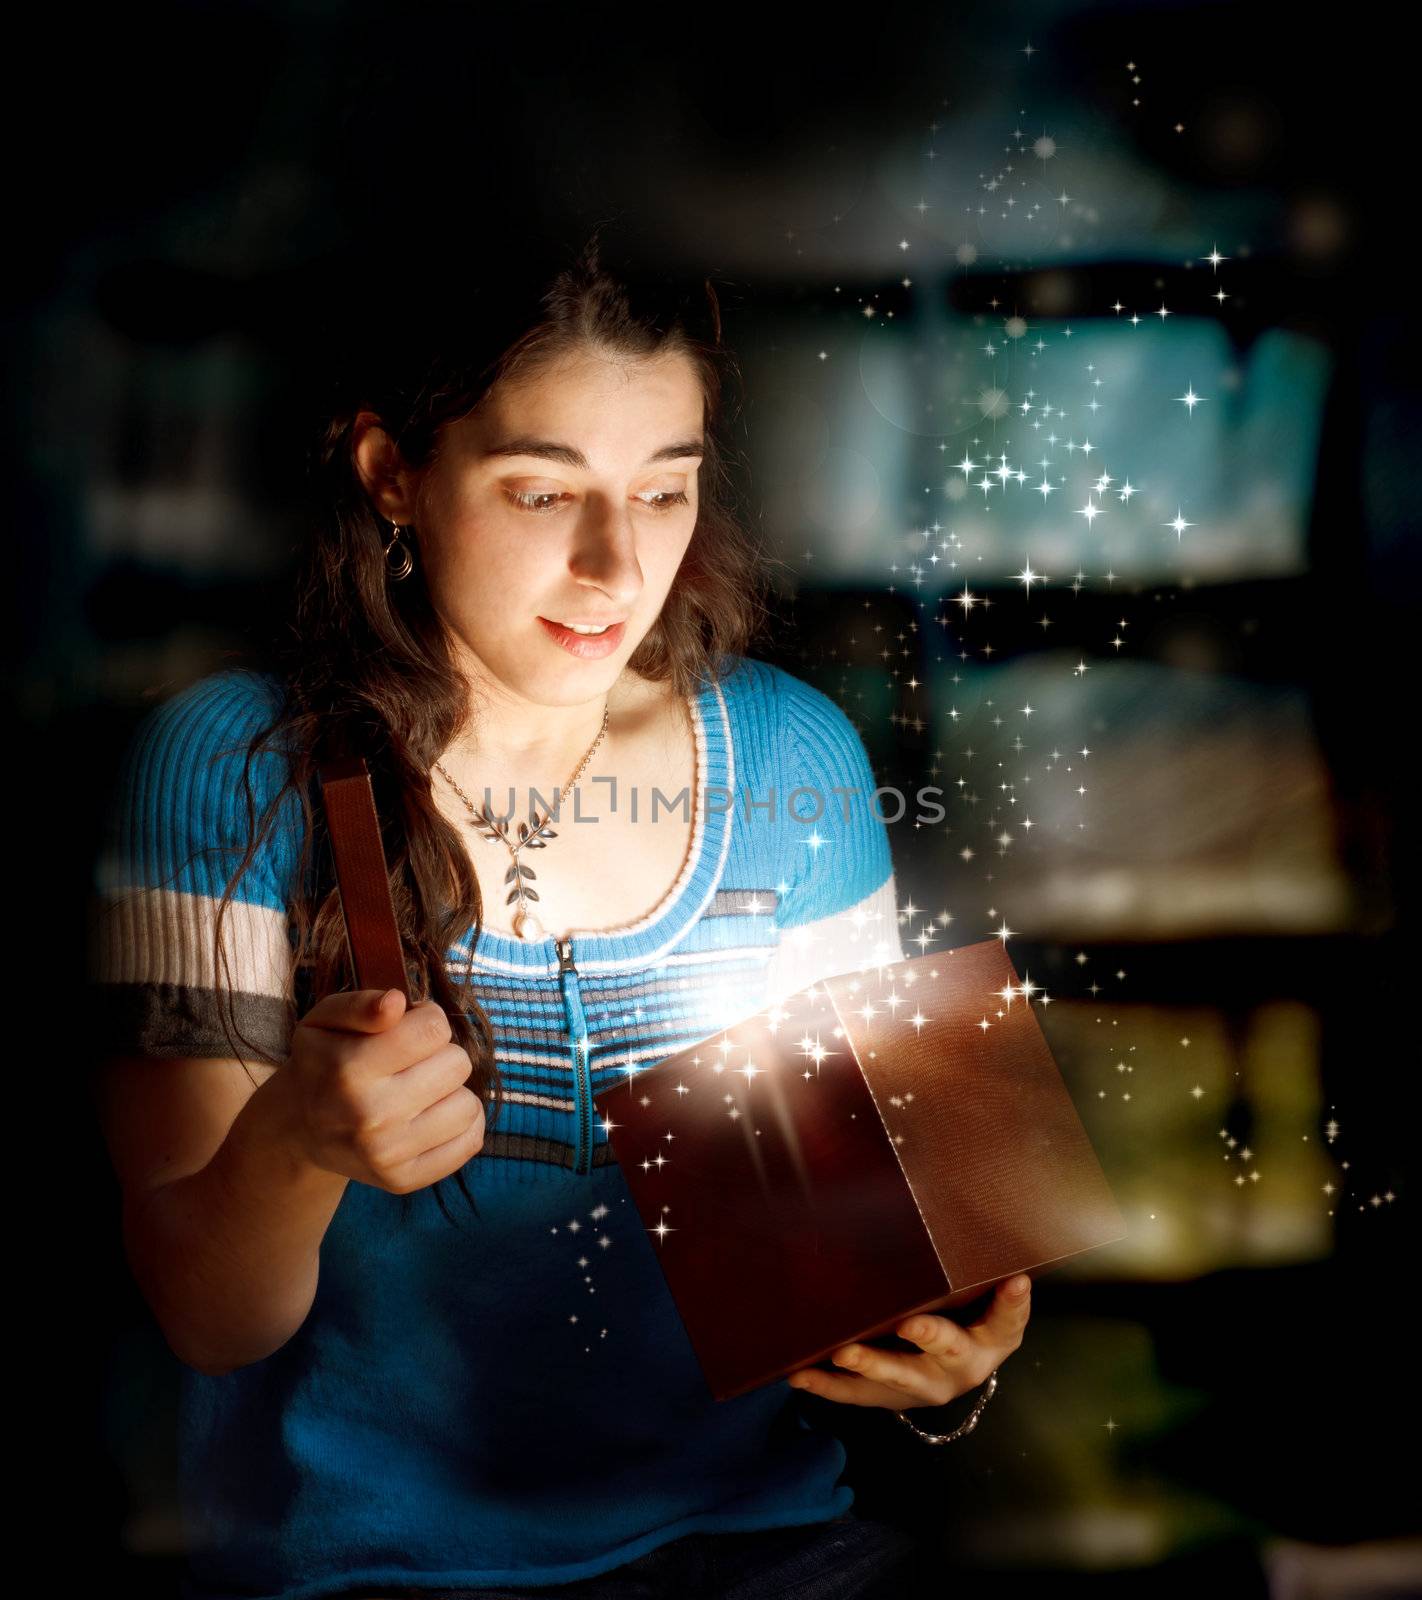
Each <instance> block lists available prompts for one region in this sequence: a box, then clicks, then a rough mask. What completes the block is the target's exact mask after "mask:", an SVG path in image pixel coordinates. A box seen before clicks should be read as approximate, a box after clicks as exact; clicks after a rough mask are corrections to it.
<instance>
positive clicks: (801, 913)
mask: <svg viewBox="0 0 1422 1600" xmlns="http://www.w3.org/2000/svg"><path fill="white" fill-rule="evenodd" d="M780 685H781V706H780V714H781V725H782V729H783V733H784V738H783V740H782V748H783V749H784V752H785V761H786V769H787V770H786V780H787V781H786V786H785V815H786V817H787V826H788V838H789V844H788V849H789V851H790V853H791V854H790V860H789V861H788V863H787V864H786V867H785V869H784V876H783V879H782V882H781V884H780V886H779V888H778V890H777V900H776V910H775V921H776V924H777V926H778V927H779V929H780V939H779V945H778V948H777V950H776V953H775V955H774V957H773V958H772V961H771V969H770V982H769V988H768V991H767V993H768V995H769V997H770V999H771V1000H778V999H783V998H784V997H785V996H787V995H791V994H794V993H795V992H796V991H797V990H799V989H803V988H808V987H809V986H810V985H811V984H812V983H816V982H818V981H820V980H821V979H823V978H828V977H833V976H834V975H835V974H837V973H841V972H852V971H853V972H857V971H862V970H864V969H865V968H866V967H872V966H878V965H880V964H883V963H887V962H893V961H901V960H903V950H902V947H901V946H900V944H899V919H898V906H897V900H896V895H895V887H894V868H893V854H892V850H891V848H890V844H889V831H888V827H887V825H886V824H885V822H884V820H883V818H882V817H881V816H880V815H879V811H878V808H877V806H876V805H875V802H874V791H875V789H876V787H877V780H876V779H875V776H874V771H873V768H872V766H871V764H870V761H869V754H868V752H867V751H866V750H865V748H864V741H863V740H862V739H861V738H860V737H859V734H858V732H857V731H856V730H855V727H854V725H853V723H852V722H850V720H849V718H848V716H847V715H846V714H845V713H844V711H843V710H841V708H840V707H839V706H837V705H836V704H835V703H834V701H833V700H831V699H830V698H829V696H828V695H825V694H822V693H821V692H820V691H819V690H818V689H815V688H814V687H813V686H812V685H810V684H807V683H804V682H802V681H801V680H799V679H797V678H794V677H792V676H791V675H790V674H788V673H782V674H780ZM797 791H798V792H797ZM891 809H892V808H891Z"/></svg>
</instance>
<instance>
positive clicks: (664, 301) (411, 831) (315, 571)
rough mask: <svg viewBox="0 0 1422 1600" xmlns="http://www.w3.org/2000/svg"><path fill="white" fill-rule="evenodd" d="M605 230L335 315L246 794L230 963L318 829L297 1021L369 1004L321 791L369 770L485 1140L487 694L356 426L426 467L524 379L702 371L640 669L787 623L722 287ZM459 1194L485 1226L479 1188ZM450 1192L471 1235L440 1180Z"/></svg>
mask: <svg viewBox="0 0 1422 1600" xmlns="http://www.w3.org/2000/svg"><path fill="white" fill-rule="evenodd" d="M601 232H602V229H601V227H599V228H598V229H596V230H594V231H593V233H592V234H591V236H590V237H589V238H588V239H587V241H586V243H584V244H583V245H582V246H581V248H579V249H578V250H576V251H568V250H563V249H560V248H559V247H557V246H556V245H553V244H548V243H543V244H540V245H538V246H535V247H532V248H530V247H529V246H527V245H524V246H521V247H520V248H519V249H518V251H517V252H515V253H514V254H512V255H505V256H502V257H501V258H500V260H499V262H498V263H496V264H495V265H494V266H493V267H492V268H490V269H488V270H485V269H484V268H482V267H476V268H473V269H470V270H468V272H467V275H466V274H464V273H463V272H462V271H459V270H452V271H448V272H446V273H444V274H441V278H440V281H439V282H438V283H432V282H431V281H430V279H429V277H428V276H422V277H421V278H420V279H419V281H418V282H406V283H404V284H401V285H400V286H399V287H398V288H395V289H392V288H391V287H390V286H389V284H388V282H386V281H384V280H376V281H374V282H372V281H370V280H366V279H362V280H361V281H360V282H359V283H358V284H355V285H354V286H353V289H352V293H353V294H355V293H359V294H361V295H364V296H366V297H367V298H366V301H365V306H366V309H365V311H362V310H361V309H360V302H356V301H353V302H352V305H353V310H352V312H351V314H350V315H349V316H348V317H346V318H344V319H335V318H333V320H332V323H331V325H330V327H329V329H328V342H329V345H330V348H331V352H332V355H333V358H334V359H337V360H338V361H339V370H338V371H336V372H334V373H332V374H330V375H329V376H328V378H327V380H326V381H328V382H330V383H331V384H332V385H333V386H334V392H333V393H328V396H327V399H326V401H325V402H324V403H322V405H321V407H320V412H319V417H318V418H316V419H315V427H314V446H313V448H312V450H311V453H310V456H309V460H308V475H307V476H308V485H309V488H310V491H311V497H312V506H311V511H310V515H309V518H308V519H307V521H308V523H309V530H303V542H302V546H301V548H300V550H299V552H298V573H297V578H296V582H295V584H294V586H293V589H292V593H291V597H290V607H289V610H288V611H287V612H286V613H285V615H284V616H283V617H280V618H279V619H278V621H277V623H276V625H275V627H274V628H273V629H272V631H271V632H270V634H269V635H268V637H267V639H266V642H265V644H264V645H263V646H260V647H259V648H260V649H261V650H262V651H263V653H264V656H265V661H264V665H265V666H266V668H267V670H271V671H275V673H276V675H277V677H278V678H279V679H280V681H281V684H282V687H283V690H284V696H285V698H284V703H283V705H282V706H281V709H280V711H279V713H278V715H277V718H276V720H275V722H273V723H272V724H271V725H270V726H269V727H267V728H264V729H263V730H261V731H260V732H258V733H257V734H256V735H254V736H253V738H252V739H251V740H250V742H249V744H248V748H247V754H246V762H245V765H244V767H243V773H242V780H243V784H244V787H245V799H246V814H247V822H248V829H247V832H248V836H249V841H250V842H249V843H248V844H247V847H246V851H245V854H244V856H243V859H242V860H241V862H240V863H239V864H238V866H237V867H236V869H235V871H234V873H233V875H232V877H231V879H230V880H229V882H228V884H227V886H226V889H225V891H224V893H223V897H222V901H221V904H220V906H219V910H218V919H217V933H216V943H217V946H218V952H219V963H220V961H221V956H222V934H221V925H222V917H223V915H224V913H225V911H226V908H227V906H228V904H229V902H230V899H231V895H232V891H233V888H234V886H235V884H236V883H237V881H238V879H240V877H241V876H242V874H243V873H244V872H245V871H246V870H247V868H248V866H249V865H250V863H251V861H252V859H253V857H254V855H255V853H256V851H257V850H258V849H259V848H260V847H261V844H262V842H263V840H264V839H265V838H266V837H267V835H268V833H269V831H270V829H271V828H272V827H273V826H274V823H275V819H276V817H277V816H278V815H279V814H283V813H282V808H283V803H284V801H285V797H286V796H287V794H288V792H289V791H290V790H291V789H293V788H294V789H295V790H296V792H297V793H298V794H299V795H300V797H301V814H302V816H303V818H304V823H305V839H304V842H303V845H302V850H301V858H300V859H301V867H300V872H299V883H300V885H301V891H300V894H299V897H298V900H297V902H296V903H295V904H294V905H292V906H291V907H290V929H289V931H290V932H291V934H292V939H293V945H294V959H295V962H296V969H295V970H296V1004H297V1014H298V1016H300V1015H303V1014H304V1013H305V1011H306V1010H307V1009H309V1007H310V1006H311V1005H314V1004H315V1002H316V1001H317V1000H319V999H320V998H322V997H323V996H324V995H326V994H328V993H331V992H333V991H335V990H339V989H343V988H348V987H353V986H354V977H353V969H352V967H351V964H350V959H349V952H348V949H347V944H346V934H345V925H344V921H343V919H342V915H341V908H340V900H339V896H338V894H337V892H336V889H335V880H334V873H333V870H332V868H331V865H330V843H329V838H328V836H327V835H326V833H325V818H324V814H323V812H322V809H321V807H320V804H319V785H318V784H317V782H316V773H317V770H318V768H319V766H320V764H321V762H322V761H323V760H324V759H326V757H327V756H329V755H333V754H339V753H344V752H356V753H359V754H361V755H363V756H364V757H365V758H366V762H367V764H368V766H369V768H370V773H371V781H372V786H373V789H374V793H375V801H376V810H377V812H378V814H379V817H380V824H381V831H382V837H383V842H384V846H385V856H386V862H387V864H388V867H389V876H390V889H391V895H392V899H393V901H394V905H395V912H396V918H397V921H398V925H399V929H400V937H401V941H402V944H403V947H404V953H405V958H406V966H407V975H408V978H409V984H410V987H409V994H410V1002H411V1004H415V1003H417V1002H418V1001H421V1000H426V999H433V1000H436V1001H437V1002H438V1003H439V1004H440V1005H441V1006H442V1007H443V1008H444V1010H445V1013H446V1015H447V1016H448V1017H449V1019H450V1023H451V1026H452V1029H453V1038H454V1041H455V1042H456V1043H458V1044H460V1045H462V1046H463V1047H464V1048H465V1049H466V1050H467V1051H468V1053H469V1057H470V1060H471V1062H472V1071H471V1073H470V1076H469V1079H468V1080H467V1082H468V1087H469V1088H470V1089H471V1090H473V1091H474V1092H475V1093H476V1094H477V1095H478V1096H479V1098H480V1100H481V1101H482V1102H483V1103H484V1106H485V1114H486V1137H487V1136H488V1133H489V1132H491V1131H492V1130H493V1128H494V1126H495V1124H496V1123H497V1121H498V1117H499V1112H500V1110H501V1108H502V1105H503V1098H502V1085H501V1082H500V1077H499V1072H498V1068H497V1065H496V1062H495V1059H494V1037H493V1032H492V1029H491V1026H490V1023H489V1019H488V1016H487V1015H486V1013H485V1011H484V1010H483V1008H482V1006H481V1005H480V1004H479V1001H478V999H477V996H476V993H475V989H474V983H473V952H474V946H475V943H476V941H477V938H478V932H479V927H480V925H481V922H482V918H483V906H482V901H481V896H480V892H479V885H478V880H477V878H476V876H475V874H474V870H473V867H472V865H471V863H470V861H469V858H468V856H467V854H466V851H465V849H464V847H463V845H462V844H461V842H460V839H459V837H458V835H457V834H456V832H455V829H454V828H453V827H452V826H451V824H450V823H449V822H448V821H447V820H446V819H445V818H444V816H443V815H442V814H441V812H440V811H439V809H438V807H437V806H436V804H435V801H434V798H433V794H432V790H431V778H430V774H431V769H432V766H433V764H434V762H435V761H437V760H438V759H439V757H440V756H441V755H442V754H443V753H444V751H445V750H446V749H447V748H448V747H449V744H450V743H451V741H452V739H453V738H454V736H455V735H456V734H457V733H458V732H459V731H460V730H461V728H462V727H463V726H464V725H465V723H466V719H467V717H468V713H469V708H470V704H471V694H472V692H473V686H472V685H471V684H470V682H469V681H468V680H467V678H466V676H465V675H464V673H463V672H462V671H461V669H460V668H459V667H458V665H457V664H456V661H455V658H454V655H453V652H452V650H451V648H450V644H449V640H448V637H447V635H446V633H445V631H444V626H443V624H442V623H441V622H440V621H439V619H438V617H437V615H436V612H435V610H434V608H433V605H432V602H431V596H430V594H429V591H428V589H427V588H426V586H425V583H424V579H423V576H422V566H421V564H420V563H418V562H417V563H416V567H415V571H414V573H413V574H412V575H411V576H410V578H409V579H408V580H406V581H404V582H400V583H392V582H391V581H390V580H389V578H388V576H387V562H386V557H385V546H386V545H387V544H388V542H389V538H390V532H389V529H390V525H389V524H387V523H386V522H385V521H384V519H383V518H382V517H381V516H380V515H379V514H377V512H376V511H375V509H374V507H373V506H372V505H371V503H370V500H369V498H368V496H367V493H366V490H365V488H364V486H363V484H362V482H361V479H360V477H359V475H358V473H357V471H356V468H355V463H354V459H353V455H352V442H353V440H352V429H353V425H354V423H355V420H356V417H357V415H358V413H360V412H362V411H373V412H374V413H376V414H377V415H378V417H379V418H380V419H381V424H382V426H383V427H384V428H385V429H386V431H387V432H388V433H389V434H390V435H391V437H392V438H393V439H394V441H395V442H396V443H397V445H398V446H399V449H400V452H401V455H402V457H403V459H404V461H405V462H406V463H407V464H408V465H409V466H410V467H412V468H419V467H421V466H423V465H426V464H427V463H429V462H431V461H432V460H434V459H435V457H436V455H437V453H438V451H439V448H440V443H441V430H442V429H443V428H444V427H445V425H446V424H448V423H450V422H453V421H456V420H458V419H460V418H463V417H465V416H466V415H468V414H469V413H470V412H471V411H472V410H473V409H474V408H475V407H476V406H477V405H478V404H479V403H480V401H481V400H482V399H483V398H484V397H485V396H486V395H487V394H488V393H489V392H490V391H491V390H492V389H493V387H494V386H495V385H496V384H497V383H499V382H500V381H501V380H503V379H505V378H512V377H517V378H518V379H519V380H520V381H522V380H525V379H527V378H528V377H530V376H531V375H535V374H536V373H538V372H539V371H540V370H542V369H543V368H544V367H545V366H547V365H550V364H552V363H554V362H557V361H558V360H559V359H560V358H563V357H565V356H567V355H569V354H571V353H576V352H578V351H580V350H583V349H586V348H588V347H594V348H599V349H602V350H605V351H607V352H609V353H612V354H615V355H618V356H622V357H644V358H645V357H660V356H665V355H673V354H684V355H686V356H688V357H689V358H690V359H691V361H692V363H693V364H694V367H695V370H696V373H697V376H698V378H699V380H700V383H701V386H702V391H703V396H704V421H705V429H706V451H705V455H704V458H703V461H702V465H701V477H700V480H699V493H698V500H699V506H698V514H697V519H696V525H695V528H694V530H693V533H692V536H691V540H690V543H689V545H688V547H687V551H686V554H685V557H684V559H683V561H682V564H681V566H680V568H679V570H678V572H677V575H676V578H675V580H674V582H673V584H672V587H671V589H670V591H669V593H668V595H667V598H666V601H665V604H664V605H663V608H662V611H661V614H660V615H659V616H658V618H657V620H656V622H655V623H654V625H653V626H652V628H651V629H650V630H649V632H648V633H647V635H646V637H645V638H644V639H643V640H642V642H641V643H640V644H639V646H638V647H637V649H636V651H635V652H634V653H633V655H632V656H631V658H630V660H629V663H628V665H629V666H630V667H631V668H632V669H633V670H634V671H636V672H638V673H640V674H641V675H642V676H643V677H646V678H648V679H651V680H653V681H656V682H662V683H669V684H671V685H673V686H674V688H675V689H676V691H678V692H679V693H681V694H687V693H691V692H693V691H695V690H696V689H698V688H699V687H701V686H704V685H706V684H707V683H709V682H712V681H718V680H719V679H720V678H721V677H722V676H723V675H724V674H725V672H726V671H727V670H728V669H729V668H731V667H732V666H734V658H736V657H737V656H740V655H745V654H749V653H750V649H751V646H752V644H753V643H754V642H755V640H756V639H757V637H758V635H759V632H760V629H761V628H762V627H763V626H764V625H765V623H766V622H767V620H768V617H769V611H768V607H767V603H766V602H767V597H768V593H769V590H770V588H771V586H772V582H773V573H774V571H775V569H776V567H777V565H778V563H776V562H774V561H773V560H772V559H771V558H770V557H768V556H767V555H766V554H765V553H764V551H763V549H762V547H761V546H760V544H759V541H758V540H757V539H755V538H753V537H752V536H751V534H750V532H749V531H748V529H747V527H746V525H745V524H744V523H743V521H742V520H741V518H740V517H739V515H738V514H737V512H736V510H735V507H734V489H733V480H732V477H731V474H730V472H729V471H728V466H729V464H730V463H731V462H732V461H733V460H734V459H736V458H735V456H734V454H733V451H732V448H731V445H730V443H729V440H728V438H727V432H728V427H729V422H730V419H731V416H732V414H733V413H732V407H731V404H730V397H731V396H732V394H733V391H734V392H735V393H736V394H737V395H738V393H739V386H740V373H739V369H738V367H737V365H736V363H735V361H734V358H733V357H732V356H731V354H730V353H729V351H728V350H727V349H726V348H725V347H724V346H723V344H722V328H721V322H722V317H721V301H720V298H719V297H718V294H717V291H716V289H715V287H714V286H713V284H712V281H711V279H710V278H708V277H697V278H696V279H694V280H693V281H690V282H687V281H684V280H682V279H681V278H680V277H678V276H677V275H676V274H674V273H672V272H669V271H667V272H663V271H658V270H655V269H647V268H644V267H642V266H640V265H638V264H637V262H636V261H635V260H633V259H631V258H629V257H627V256H626V255H620V256H617V257H615V258H614V259H609V257H610V256H611V255H612V247H610V246H609V245H608V244H607V243H606V241H605V240H604V239H602V238H601V237H600V235H601ZM371 303H376V304H378V306H379V315H378V316H377V317H376V319H375V321H376V328H375V331H374V334H373V336H372V334H371V330H370V328H369V327H368V326H366V324H368V323H369V321H370V317H369V306H370V304H371ZM362 319H364V322H363V321H362ZM351 340H358V341H359V342H358V343H356V344H352V343H350V342H349V341H351ZM734 414H735V415H739V408H738V406H737V409H736V411H735V413H734ZM271 748H280V750H281V751H282V753H283V755H284V757H285V770H286V773H287V776H286V780H285V783H284V785H283V787H282V789H281V790H280V792H279V793H278V794H276V795H275V796H274V797H273V799H272V800H271V803H270V804H269V805H268V806H267V807H266V808H265V810H264V814H263V817H262V818H261V820H260V822H258V821H257V820H256V819H255V816H254V811H255V806H254V800H253V790H252V785H251V764H252V761H253V759H254V758H255V757H256V756H257V754H258V753H259V752H260V751H262V750H265V749H271ZM462 940H467V941H468V949H469V955H470V959H469V962H468V964H467V966H466V967H465V969H464V971H463V972H462V973H459V974H457V975H456V974H455V973H453V972H452V971H451V970H450V966H449V964H448V959H447V958H448V953H449V952H450V950H451V947H452V946H454V945H456V944H457V943H458V942H459V941H462ZM219 986H220V987H221V986H222V985H221V980H220V979H219ZM227 992H228V993H229V994H230V985H228V986H227ZM222 1009H223V1008H222V1007H221V1006H220V1007H219V1010H220V1011H221V1010H222ZM226 1026H227V1024H226V1021H225V1020H224V1027H226ZM228 1036H229V1038H230V1037H231V1032H230V1031H229V1035H228ZM234 1053H236V1052H234ZM265 1059H268V1060H270V1057H266V1058H265ZM274 1064H276V1065H280V1063H279V1062H278V1063H274ZM455 1176H456V1177H457V1178H458V1182H459V1188H460V1190H461V1191H462V1193H463V1195H464V1197H465V1199H466V1201H467V1202H468V1203H469V1205H470V1207H471V1208H473V1209H474V1211H475V1214H476V1215H477V1206H475V1204H474V1200H473V1197H472V1195H471V1194H470V1193H469V1189H468V1187H467V1185H466V1184H465V1181H464V1173H463V1171H462V1170H460V1171H459V1172H458V1173H457V1174H455ZM442 1181H443V1180H441V1182H442ZM433 1188H434V1191H435V1198H436V1200H437V1201H438V1203H439V1206H440V1209H441V1211H442V1212H443V1213H444V1215H445V1217H446V1218H447V1219H449V1220H453V1219H452V1218H450V1213H449V1211H448V1209H447V1208H446V1207H445V1203H444V1199H443V1196H442V1195H441V1194H440V1183H436V1184H435V1185H433ZM404 1198H405V1199H406V1200H408V1199H409V1198H410V1197H409V1196H408V1195H407V1196H405V1197H404Z"/></svg>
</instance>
